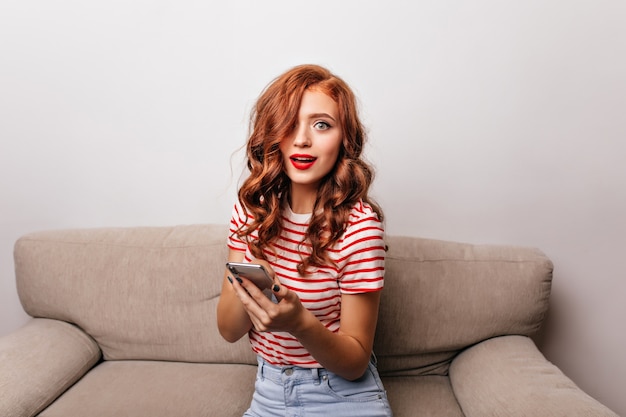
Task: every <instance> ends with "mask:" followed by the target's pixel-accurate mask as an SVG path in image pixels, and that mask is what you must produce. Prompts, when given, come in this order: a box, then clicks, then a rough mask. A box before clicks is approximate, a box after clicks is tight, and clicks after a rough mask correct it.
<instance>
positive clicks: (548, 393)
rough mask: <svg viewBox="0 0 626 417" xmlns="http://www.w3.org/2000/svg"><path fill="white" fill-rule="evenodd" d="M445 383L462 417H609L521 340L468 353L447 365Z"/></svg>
mask: <svg viewBox="0 0 626 417" xmlns="http://www.w3.org/2000/svg"><path fill="white" fill-rule="evenodd" d="M450 380H451V381H452V385H453V386H454V394H455V395H456V397H457V398H458V400H459V402H460V403H461V404H462V408H463V412H464V413H465V415H466V416H467V417H499V416H511V417H516V416H520V417H523V416H546V417H548V416H549V417H571V416H600V415H614V414H613V413H612V412H611V411H610V410H609V409H608V408H606V407H603V406H601V405H600V404H598V402H597V401H596V400H594V399H593V398H591V397H590V396H588V395H587V394H584V393H583V392H582V391H581V390H580V389H579V388H578V386H576V384H575V383H574V382H573V381H572V380H571V379H569V378H568V377H566V376H565V375H564V374H563V372H561V371H560V370H559V369H558V368H557V367H556V366H554V365H553V364H551V363H550V362H548V361H547V360H546V359H545V357H544V356H543V355H542V354H541V353H540V352H539V350H537V347H536V346H535V344H534V343H533V342H532V340H531V339H529V338H528V337H524V336H503V337H496V338H493V339H490V340H486V341H484V342H481V343H479V344H477V345H476V346H473V347H471V348H469V349H467V350H466V351H465V352H463V353H461V354H460V355H459V356H458V357H457V358H456V359H455V360H454V362H453V363H452V366H451V368H450Z"/></svg>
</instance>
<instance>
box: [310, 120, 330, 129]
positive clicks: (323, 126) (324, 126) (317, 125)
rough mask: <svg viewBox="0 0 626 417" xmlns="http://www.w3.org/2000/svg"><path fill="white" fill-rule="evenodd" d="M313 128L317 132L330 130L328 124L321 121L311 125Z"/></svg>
mask: <svg viewBox="0 0 626 417" xmlns="http://www.w3.org/2000/svg"><path fill="white" fill-rule="evenodd" d="M313 127H314V128H315V129H317V130H327V129H330V128H331V126H330V125H329V124H328V123H326V122H323V121H319V122H315V124H313Z"/></svg>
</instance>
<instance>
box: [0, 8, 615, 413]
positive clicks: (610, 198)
mask: <svg viewBox="0 0 626 417" xmlns="http://www.w3.org/2000/svg"><path fill="white" fill-rule="evenodd" d="M625 19H626V6H625V3H624V2H622V1H619V0H614V1H609V0H588V1H572V0H553V1H545V0H531V1H525V2H503V1H498V0H474V1H460V0H457V1H430V2H425V1H387V2H378V1H373V0H369V1H357V0H351V1H347V0H344V1H341V2H332V1H328V0H320V1H317V2H315V3H313V4H307V5H306V6H304V5H303V3H300V2H292V1H288V0H268V1H263V2H258V1H254V0H237V1H228V2H227V1H223V2H207V1H200V0H197V1H191V0H184V1H163V0H158V1H142V0H125V1H119V0H117V1H107V2H104V1H100V2H84V1H78V0H76V1H69V0H59V1H55V2H48V1H43V0H31V1H28V2H24V1H22V2H19V1H11V0H4V1H3V2H2V3H0V146H1V148H0V335H2V334H6V333H8V332H10V331H12V330H14V329H16V328H17V327H19V326H20V325H22V324H23V323H24V322H25V321H26V320H27V317H26V315H25V314H24V313H23V312H22V310H21V307H20V306H19V301H18V299H17V295H16V291H15V285H14V282H13V264H12V257H11V256H12V254H11V252H12V245H13V242H14V241H15V239H17V237H18V236H20V235H22V234H24V233H27V232H31V231H35V230H41V229H56V228H68V227H70V228H73V227H99V226H133V225H172V224H189V223H225V222H226V221H227V220H228V215H229V213H230V205H231V203H232V202H233V199H234V195H235V194H234V193H235V191H234V190H235V186H236V184H237V181H238V179H239V175H240V168H241V165H240V158H241V154H240V153H238V154H235V156H234V157H233V158H232V161H231V156H232V155H233V153H234V152H235V151H236V150H237V148H238V147H239V146H241V145H242V144H243V143H244V140H245V133H246V130H247V117H248V111H249V109H250V106H251V104H252V102H253V101H254V99H255V98H256V96H257V95H258V93H259V92H260V91H261V89H262V88H263V87H264V86H265V85H266V84H267V83H268V82H269V81H270V80H271V79H272V78H273V77H274V76H276V75H278V74H279V73H280V72H282V71H283V70H285V69H287V68H289V67H291V66H293V65H296V64H300V63H305V62H313V63H319V64H322V65H326V66H328V67H330V68H331V69H332V70H334V71H335V72H337V73H338V74H339V75H341V76H343V77H344V78H345V79H346V80H347V81H348V82H349V83H350V84H351V85H353V87H354V88H355V90H356V92H357V94H358V95H359V97H360V99H361V102H362V105H363V116H364V119H365V122H366V124H367V125H368V126H369V128H370V136H371V142H370V146H369V149H368V151H369V156H370V159H371V160H372V161H373V162H374V163H375V165H376V166H377V168H378V177H377V182H376V184H375V194H376V197H377V198H378V200H379V202H380V203H381V204H382V205H383V207H384V208H385V209H386V214H387V216H388V217H387V229H388V232H389V233H392V234H408V235H414V236H424V237H432V238H438V239H447V240H457V241H468V242H474V243H507V244H521V245H531V246H537V247H540V248H541V249H543V250H544V251H545V252H546V253H547V254H548V255H549V256H550V257H551V258H552V259H553V261H554V263H555V266H556V272H555V281H554V286H553V297H552V309H551V314H550V318H549V321H548V324H547V326H546V331H545V332H544V334H543V335H542V337H541V347H542V349H543V351H544V352H545V353H546V355H547V356H548V358H549V359H551V360H552V361H554V362H555V363H556V364H557V365H559V366H560V367H561V368H562V369H563V370H564V371H565V372H566V373H567V374H568V375H569V376H570V377H571V378H572V379H574V381H576V382H577V383H578V384H579V385H580V386H581V387H582V388H583V389H585V390H586V391H587V392H588V393H590V394H591V395H593V396H594V397H596V398H597V399H599V400H601V401H602V402H604V403H605V404H606V405H608V406H609V407H611V408H612V409H614V410H615V411H616V412H618V413H620V414H623V415H626V399H625V398H624V396H623V387H624V386H626V359H625V357H624V354H623V352H624V351H625V348H626V336H625V332H624V331H623V330H622V329H621V327H623V326H622V322H623V319H624V317H626V307H625V306H624V303H623V294H624V293H626V280H624V272H623V271H624V270H626V256H624V250H625V249H626V221H624V215H623V213H625V212H626V152H625V150H624V140H625V139H626V117H624V114H626V26H625V25H624V24H623V22H624V21H625ZM231 162H232V166H231Z"/></svg>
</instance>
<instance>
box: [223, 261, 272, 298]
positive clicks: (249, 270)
mask: <svg viewBox="0 0 626 417" xmlns="http://www.w3.org/2000/svg"><path fill="white" fill-rule="evenodd" d="M226 268H228V270H229V271H230V273H231V274H233V275H234V276H235V277H241V278H246V279H249V280H250V281H252V282H253V283H254V284H255V285H256V286H257V287H259V289H261V291H263V294H265V296H266V297H267V298H269V299H270V300H271V301H272V302H273V303H278V299H277V298H276V294H274V293H273V292H272V286H273V285H274V281H272V278H271V277H270V275H269V274H268V273H267V271H266V270H265V268H263V265H259V264H245V263H240V262H226Z"/></svg>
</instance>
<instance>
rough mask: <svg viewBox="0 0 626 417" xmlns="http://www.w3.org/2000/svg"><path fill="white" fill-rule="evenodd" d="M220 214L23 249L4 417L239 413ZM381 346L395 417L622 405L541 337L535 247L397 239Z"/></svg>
mask: <svg viewBox="0 0 626 417" xmlns="http://www.w3.org/2000/svg"><path fill="white" fill-rule="evenodd" d="M226 233H227V229H226V227H225V226H222V225H195V226H179V227H163V228H121V229H114V228H109V229H89V230H69V231H50V232H41V233H34V234H30V235H28V236H24V237H22V238H21V239H20V240H19V241H18V242H17V243H16V246H15V267H16V277H17V287H18V292H19V296H20V299H21V301H22V304H23V306H24V309H25V311H26V312H27V313H28V314H29V315H31V316H33V317H34V318H33V319H32V320H31V321H30V322H29V323H28V324H26V325H25V326H24V327H23V328H21V329H19V330H17V331H15V332H13V333H11V334H9V335H6V336H4V337H2V338H0V416H2V417H19V416H35V415H38V416H42V417H44V416H45V417H50V416H63V417H71V416H77V417H91V416H116V417H120V416H133V417H142V416H150V417H159V416H176V417H185V416H194V417H197V416H241V414H242V413H243V412H244V411H245V409H246V408H247V406H248V404H249V402H250V399H251V396H252V390H253V384H254V378H255V372H256V369H255V365H254V363H255V362H254V357H253V355H252V354H251V352H250V349H249V346H248V342H247V340H241V341H240V342H238V343H236V344H228V343H226V342H224V341H223V340H222V339H221V338H220V336H219V334H218V331H217V328H216V323H215V308H216V303H217V299H218V296H219V291H220V285H221V279H222V274H223V270H224V261H225V259H226V248H225V239H226ZM387 240H388V245H389V251H388V255H387V264H386V269H387V272H386V283H385V290H384V291H383V298H382V305H381V312H380V321H379V325H378V331H377V338H376V343H375V351H376V354H377V356H378V359H379V369H380V372H381V375H382V376H383V381H384V383H385V385H386V388H387V391H388V394H389V400H390V403H391V406H392V408H393V410H394V412H395V416H396V417H403V416H406V417H419V416H468V417H469V416H476V417H486V416H533V417H537V416H568V417H572V416H615V414H614V413H612V412H611V411H610V410H608V409H607V408H606V407H604V406H603V405H601V404H600V403H598V402H597V401H595V400H594V399H592V398H591V397H590V396H588V395H586V394H585V393H584V392H582V391H581V390H580V389H579V388H578V387H577V386H576V385H575V384H574V383H573V382H572V381H571V380H570V379H568V378H567V377H566V376H565V375H563V373H562V372H561V371H559V370H558V369H557V368H556V367H555V366H553V365H552V364H550V363H549V362H548V361H546V359H545V358H544V357H543V356H542V354H541V353H540V352H539V351H538V350H537V348H536V347H535V344H534V343H533V340H532V339H531V338H529V336H530V335H532V334H534V333H535V332H536V331H537V330H538V329H539V327H540V325H541V323H542V321H543V319H544V316H545V314H546V310H547V307H548V298H549V294H550V285H551V279H552V264H551V262H550V260H549V259H547V258H546V256H545V255H544V254H542V253H541V252H540V251H539V250H536V249H532V248H520V247H505V246H481V245H470V244H462V243H453V242H443V241H435V240H426V239H419V238H409V237H398V236H388V239H387Z"/></svg>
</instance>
